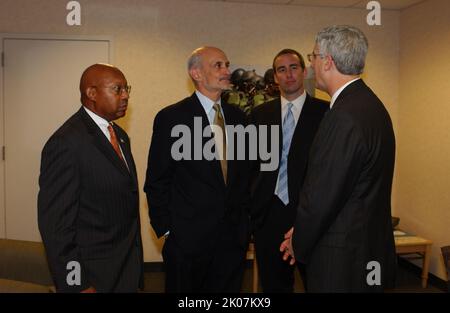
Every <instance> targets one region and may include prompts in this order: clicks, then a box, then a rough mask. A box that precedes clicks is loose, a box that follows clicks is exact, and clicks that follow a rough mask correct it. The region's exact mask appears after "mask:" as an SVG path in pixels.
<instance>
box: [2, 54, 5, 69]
mask: <svg viewBox="0 0 450 313" xmlns="http://www.w3.org/2000/svg"><path fill="white" fill-rule="evenodd" d="M2 67H5V52H3V51H2Z"/></svg>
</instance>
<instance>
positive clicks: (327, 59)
mask: <svg viewBox="0 0 450 313" xmlns="http://www.w3.org/2000/svg"><path fill="white" fill-rule="evenodd" d="M333 66H334V61H333V58H332V57H331V55H327V56H326V57H325V62H324V68H325V70H327V71H329V70H330V69H331V68H332V67H333Z"/></svg>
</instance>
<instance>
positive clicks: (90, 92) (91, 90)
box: [86, 86, 97, 101]
mask: <svg viewBox="0 0 450 313" xmlns="http://www.w3.org/2000/svg"><path fill="white" fill-rule="evenodd" d="M86 96H87V97H88V99H89V100H91V101H95V99H96V98H97V89H96V88H95V87H92V86H91V87H87V88H86Z"/></svg>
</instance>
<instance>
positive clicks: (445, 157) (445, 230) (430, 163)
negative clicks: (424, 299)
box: [395, 0, 450, 278]
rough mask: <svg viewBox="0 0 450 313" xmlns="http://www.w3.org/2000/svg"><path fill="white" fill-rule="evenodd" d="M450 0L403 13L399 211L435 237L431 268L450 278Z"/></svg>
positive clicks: (414, 227)
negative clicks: (449, 270) (445, 255)
mask: <svg viewBox="0 0 450 313" xmlns="http://www.w3.org/2000/svg"><path fill="white" fill-rule="evenodd" d="M449 17H450V1H448V0H429V1H427V2H424V3H423V4H421V5H418V6H414V7H412V8H410V9H408V10H406V11H404V12H402V14H401V16H400V43H401V44H400V105H399V107H398V127H397V129H398V130H399V132H398V133H397V153H398V155H397V167H396V171H397V181H396V183H397V184H396V187H397V189H396V201H395V208H396V209H395V213H396V214H397V215H398V216H400V218H401V221H400V224H401V226H402V227H403V228H404V229H405V230H407V231H409V232H412V233H416V234H420V235H421V236H423V237H426V238H428V239H431V240H432V241H433V255H432V259H431V264H430V270H431V272H432V273H434V274H435V275H438V276H439V277H441V278H445V277H446V275H445V268H444V264H443V261H442V257H441V251H440V247H441V246H444V245H450V231H449V228H450V192H449V188H450V83H449V81H450V79H449V77H448V75H449V73H450V61H449V55H450V19H449Z"/></svg>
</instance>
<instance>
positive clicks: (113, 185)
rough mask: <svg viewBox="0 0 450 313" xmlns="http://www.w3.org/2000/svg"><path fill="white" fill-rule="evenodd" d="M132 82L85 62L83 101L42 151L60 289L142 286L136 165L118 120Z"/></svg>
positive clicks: (47, 235) (43, 226) (45, 228)
mask: <svg viewBox="0 0 450 313" xmlns="http://www.w3.org/2000/svg"><path fill="white" fill-rule="evenodd" d="M130 89H131V88H130V86H128V85H127V81H126V79H125V76H124V75H123V73H122V72H121V71H120V70H119V69H118V68H116V67H113V66H111V65H106V64H94V65H92V66H90V67H88V68H87V69H86V70H85V71H84V73H83V74H82V76H81V80H80V93H81V103H82V107H81V108H80V109H79V110H78V112H76V113H75V114H74V115H73V116H72V117H70V118H69V119H68V120H67V121H66V122H65V123H64V124H63V125H62V126H61V127H60V128H59V129H58V130H57V131H56V132H55V133H54V134H53V135H52V136H51V137H50V139H49V140H48V141H47V143H46V144H45V146H44V149H43V151H42V160H41V174H40V177H39V186H40V190H39V196H38V223H39V230H40V232H41V236H42V240H43V242H44V245H45V249H46V253H47V256H48V261H49V266H50V271H51V273H52V276H53V280H54V282H55V286H56V290H57V291H58V292H136V291H138V288H143V254H142V243H141V234H140V221H139V198H138V190H139V189H138V182H137V175H136V167H135V164H134V161H133V156H132V155H131V148H130V141H129V138H128V136H127V134H126V133H125V131H124V130H123V129H122V128H120V127H119V126H118V125H117V124H115V123H113V121H114V120H116V119H118V118H121V117H123V116H125V113H126V110H127V107H128V98H129V96H130Z"/></svg>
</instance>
